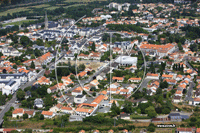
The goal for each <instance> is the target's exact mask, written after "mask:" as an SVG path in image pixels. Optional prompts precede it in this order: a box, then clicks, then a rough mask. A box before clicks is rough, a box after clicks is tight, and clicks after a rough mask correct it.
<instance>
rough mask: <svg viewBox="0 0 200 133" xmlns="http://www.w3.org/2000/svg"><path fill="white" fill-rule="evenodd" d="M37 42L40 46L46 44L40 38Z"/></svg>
mask: <svg viewBox="0 0 200 133" xmlns="http://www.w3.org/2000/svg"><path fill="white" fill-rule="evenodd" d="M36 44H37V45H38V46H43V45H44V42H43V40H42V39H40V38H38V39H37V40H36Z"/></svg>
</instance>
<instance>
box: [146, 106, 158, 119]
mask: <svg viewBox="0 0 200 133" xmlns="http://www.w3.org/2000/svg"><path fill="white" fill-rule="evenodd" d="M145 112H146V114H147V115H148V116H149V117H151V118H154V117H156V115H157V114H156V111H155V108H154V107H153V106H149V107H148V108H146V109H145Z"/></svg>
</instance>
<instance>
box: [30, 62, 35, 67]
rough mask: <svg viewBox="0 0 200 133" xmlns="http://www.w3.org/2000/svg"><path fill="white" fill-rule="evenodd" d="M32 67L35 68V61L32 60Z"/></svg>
mask: <svg viewBox="0 0 200 133" xmlns="http://www.w3.org/2000/svg"><path fill="white" fill-rule="evenodd" d="M30 68H32V69H35V63H34V62H33V61H32V62H31V66H30Z"/></svg>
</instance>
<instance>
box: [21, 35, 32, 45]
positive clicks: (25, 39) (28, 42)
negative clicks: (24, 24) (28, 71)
mask: <svg viewBox="0 0 200 133" xmlns="http://www.w3.org/2000/svg"><path fill="white" fill-rule="evenodd" d="M20 43H21V44H22V45H23V46H24V47H27V46H32V42H31V40H30V39H29V38H28V37H27V36H22V37H21V38H20Z"/></svg>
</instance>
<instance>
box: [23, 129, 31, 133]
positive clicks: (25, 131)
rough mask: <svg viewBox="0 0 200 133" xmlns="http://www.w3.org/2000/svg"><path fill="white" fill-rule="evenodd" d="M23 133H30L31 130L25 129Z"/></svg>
mask: <svg viewBox="0 0 200 133" xmlns="http://www.w3.org/2000/svg"><path fill="white" fill-rule="evenodd" d="M23 133H32V129H25V130H24V131H23Z"/></svg>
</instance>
